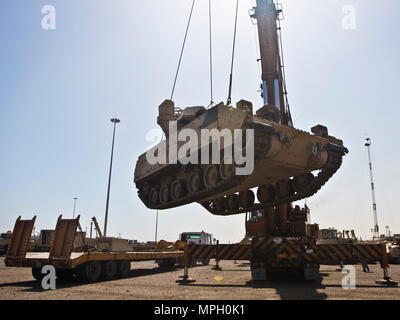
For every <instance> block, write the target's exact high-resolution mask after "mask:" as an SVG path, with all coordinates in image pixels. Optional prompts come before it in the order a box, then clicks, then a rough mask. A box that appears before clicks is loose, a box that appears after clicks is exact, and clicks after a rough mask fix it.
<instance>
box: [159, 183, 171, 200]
mask: <svg viewBox="0 0 400 320" xmlns="http://www.w3.org/2000/svg"><path fill="white" fill-rule="evenodd" d="M169 200H170V191H169V186H168V185H164V186H162V187H161V189H160V202H161V204H166V203H168V202H169Z"/></svg>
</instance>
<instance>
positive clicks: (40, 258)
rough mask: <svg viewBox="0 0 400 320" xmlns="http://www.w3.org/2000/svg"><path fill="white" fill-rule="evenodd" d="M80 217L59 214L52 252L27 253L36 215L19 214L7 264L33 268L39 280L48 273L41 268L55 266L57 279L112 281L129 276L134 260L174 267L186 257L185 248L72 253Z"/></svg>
mask: <svg viewBox="0 0 400 320" xmlns="http://www.w3.org/2000/svg"><path fill="white" fill-rule="evenodd" d="M79 219H80V217H79V216H78V217H77V219H70V220H69V219H62V216H60V217H59V218H58V221H57V226H56V231H55V236H54V239H53V241H52V245H51V249H50V252H27V248H28V244H29V240H30V237H31V234H32V230H33V226H34V224H35V221H36V217H34V218H33V219H32V220H21V217H19V218H18V219H17V221H16V223H15V227H14V233H13V237H12V239H11V242H10V245H9V248H8V251H7V255H6V258H5V265H6V266H7V267H27V268H32V275H33V276H34V278H35V279H36V280H38V281H40V280H42V279H43V277H44V276H45V275H44V274H42V268H43V267H44V266H53V267H54V268H55V269H56V273H57V277H58V278H64V279H65V280H69V279H72V278H74V277H75V276H76V277H78V278H80V279H82V280H84V281H87V282H96V281H98V280H99V279H108V280H111V279H113V278H115V277H117V276H126V275H128V274H129V272H130V270H131V262H135V261H149V260H155V261H160V260H161V261H167V262H172V263H170V264H169V265H170V266H173V265H174V264H175V262H176V261H178V260H183V251H153V252H98V251H93V250H92V249H90V248H88V247H87V248H85V249H84V250H83V252H73V250H74V239H75V236H76V233H77V228H78V225H79ZM167 265H168V263H167Z"/></svg>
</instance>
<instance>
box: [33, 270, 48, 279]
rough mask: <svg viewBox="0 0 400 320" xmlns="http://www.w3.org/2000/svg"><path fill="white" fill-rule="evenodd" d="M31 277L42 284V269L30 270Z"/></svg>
mask: <svg viewBox="0 0 400 320" xmlns="http://www.w3.org/2000/svg"><path fill="white" fill-rule="evenodd" d="M32 276H33V277H34V278H35V280H36V281H39V282H42V280H43V278H44V276H45V275H44V274H43V273H42V268H32Z"/></svg>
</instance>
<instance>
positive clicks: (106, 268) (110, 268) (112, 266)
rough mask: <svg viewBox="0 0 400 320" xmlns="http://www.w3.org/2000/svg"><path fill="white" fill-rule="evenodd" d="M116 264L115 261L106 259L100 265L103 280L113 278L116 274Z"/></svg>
mask: <svg viewBox="0 0 400 320" xmlns="http://www.w3.org/2000/svg"><path fill="white" fill-rule="evenodd" d="M117 271H118V265H117V262H116V261H106V262H103V265H102V274H101V277H102V278H103V279H105V280H111V279H114V278H115V276H116V275H117Z"/></svg>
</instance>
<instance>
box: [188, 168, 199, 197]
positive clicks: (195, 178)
mask: <svg viewBox="0 0 400 320" xmlns="http://www.w3.org/2000/svg"><path fill="white" fill-rule="evenodd" d="M202 186H203V182H202V178H201V174H200V173H198V172H194V173H192V174H191V175H190V176H189V180H188V191H189V193H190V194H191V195H194V194H196V193H197V192H198V191H199V190H200V189H201V187H202Z"/></svg>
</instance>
